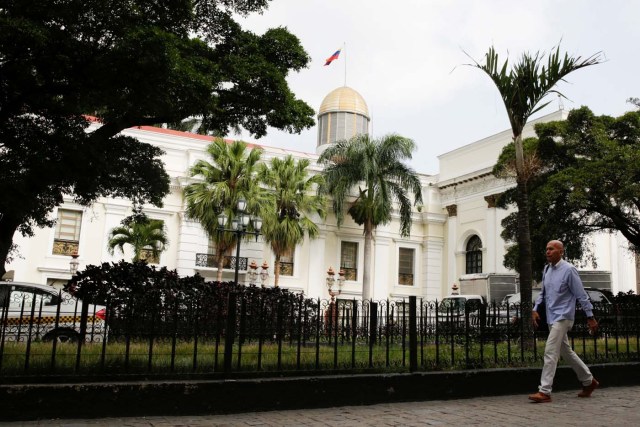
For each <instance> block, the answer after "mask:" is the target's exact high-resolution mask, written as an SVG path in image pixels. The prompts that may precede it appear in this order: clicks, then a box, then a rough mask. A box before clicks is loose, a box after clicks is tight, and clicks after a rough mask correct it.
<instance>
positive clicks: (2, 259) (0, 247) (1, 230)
mask: <svg viewBox="0 0 640 427" xmlns="http://www.w3.org/2000/svg"><path fill="white" fill-rule="evenodd" d="M18 225H19V224H17V222H16V221H12V219H11V218H8V217H7V215H5V216H4V217H3V218H1V219H0V278H2V276H4V273H6V272H7V270H6V266H5V264H6V262H7V257H8V256H9V251H10V250H11V245H12V244H13V235H14V234H15V232H16V230H17V229H18Z"/></svg>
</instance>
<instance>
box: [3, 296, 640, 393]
mask: <svg viewBox="0 0 640 427" xmlns="http://www.w3.org/2000/svg"><path fill="white" fill-rule="evenodd" d="M67 303H68V304H75V305H74V306H73V307H70V306H65V305H64V304H67ZM46 304H47V302H45V301H43V300H42V299H41V300H37V299H36V298H35V297H34V298H32V299H31V300H29V298H28V297H27V296H25V295H23V296H22V300H21V301H13V302H11V301H6V303H5V304H4V305H3V307H2V313H1V317H0V336H1V341H0V381H10V380H11V379H12V378H17V377H18V378H24V377H29V376H35V375H38V376H42V375H45V376H46V375H61V374H65V375H82V376H91V375H120V374H145V375H154V374H163V375H173V374H208V375H213V376H217V375H220V376H233V375H244V374H248V375H261V374H262V373H270V372H271V373H274V372H277V373H300V374H302V373H304V374H309V373H317V374H320V373H333V372H337V371H342V372H345V371H348V372H353V373H356V372H403V371H418V370H445V369H470V368H492V367H509V366H538V365H541V364H542V355H543V351H544V344H545V337H546V332H545V331H544V330H540V331H536V332H535V333H534V335H526V334H525V330H526V328H525V327H524V325H525V323H524V322H528V321H530V311H529V310H527V311H526V314H525V315H524V316H523V315H522V310H521V308H520V306H519V305H498V304H490V305H485V306H482V307H475V308H474V309H472V308H470V307H469V306H467V307H465V308H463V309H459V308H452V307H445V306H441V305H440V304H439V303H438V301H424V300H420V299H417V298H415V297H410V298H406V299H403V300H394V301H378V302H371V303H362V302H361V301H357V300H337V301H335V302H331V301H327V300H319V299H316V300H313V299H305V298H304V297H303V296H296V295H289V296H288V297H287V298H269V297H265V296H264V295H261V294H260V293H253V294H251V293H240V294H236V293H233V292H232V293H230V294H229V295H228V296H227V298H215V297H208V296H206V295H203V296H202V297H200V298H196V299H193V298H191V299H181V298H179V297H176V298H172V299H170V300H167V299H158V300H156V302H155V303H153V304H145V305H140V304H135V305H134V304H120V305H112V304H109V303H107V305H106V306H104V307H102V306H92V305H89V304H84V305H83V304H78V303H77V301H76V302H75V303H74V302H73V301H72V300H71V301H63V299H60V300H58V301H55V303H53V304H51V301H49V305H48V306H47V305H46ZM596 313H597V314H598V317H599V320H600V323H601V329H600V332H599V333H598V334H596V335H590V334H589V332H588V329H587V327H586V322H585V320H584V314H583V313H581V312H577V318H576V323H575V325H574V328H573V330H572V331H571V333H570V339H571V344H572V346H573V347H574V349H575V351H576V352H577V353H578V354H579V355H580V356H581V357H582V358H583V359H584V360H585V361H586V362H588V363H594V362H598V363H603V362H612V361H637V360H639V357H640V356H639V355H640V321H639V319H640V305H638V304H636V303H633V304H632V303H628V304H615V305H614V304H609V305H599V306H597V307H596ZM62 332H64V333H62Z"/></svg>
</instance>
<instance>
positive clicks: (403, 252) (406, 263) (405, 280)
mask: <svg viewBox="0 0 640 427" xmlns="http://www.w3.org/2000/svg"><path fill="white" fill-rule="evenodd" d="M414 256H415V250H414V249H409V248H400V250H399V252H398V284H400V285H406V286H413V277H414V273H413V259H414Z"/></svg>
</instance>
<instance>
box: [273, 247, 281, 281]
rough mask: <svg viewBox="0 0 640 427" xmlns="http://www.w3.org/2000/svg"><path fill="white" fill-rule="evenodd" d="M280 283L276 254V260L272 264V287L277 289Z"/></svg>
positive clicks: (278, 258) (278, 259)
mask: <svg viewBox="0 0 640 427" xmlns="http://www.w3.org/2000/svg"><path fill="white" fill-rule="evenodd" d="M278 282H280V255H278V254H276V259H275V261H274V263H273V286H274V287H276V288H277V287H278Z"/></svg>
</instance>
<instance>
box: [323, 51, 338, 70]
mask: <svg viewBox="0 0 640 427" xmlns="http://www.w3.org/2000/svg"><path fill="white" fill-rule="evenodd" d="M341 50H342V49H338V50H336V51H335V53H334V54H333V55H331V56H330V57H328V58H327V62H325V63H324V65H325V67H326V66H327V65H329V64H331V63H332V62H333V61H335V60H336V59H338V56H339V55H340V51H341Z"/></svg>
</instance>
